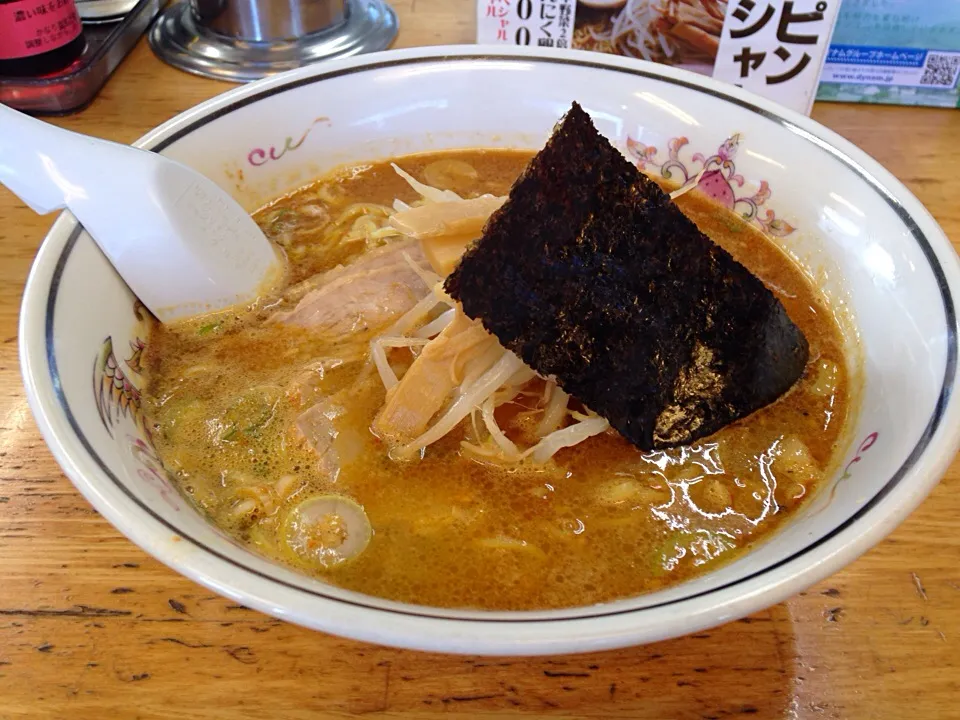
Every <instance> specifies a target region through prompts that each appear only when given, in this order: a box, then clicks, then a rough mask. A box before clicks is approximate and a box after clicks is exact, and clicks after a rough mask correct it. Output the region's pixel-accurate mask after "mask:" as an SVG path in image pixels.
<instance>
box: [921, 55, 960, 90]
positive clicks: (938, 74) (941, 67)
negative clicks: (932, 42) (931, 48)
mask: <svg viewBox="0 0 960 720" xmlns="http://www.w3.org/2000/svg"><path fill="white" fill-rule="evenodd" d="M958 69H960V55H943V54H941V53H930V54H929V55H927V64H926V65H925V66H924V68H923V75H922V76H921V77H920V84H921V85H935V86H937V87H953V84H954V83H955V82H956V81H957V70H958Z"/></svg>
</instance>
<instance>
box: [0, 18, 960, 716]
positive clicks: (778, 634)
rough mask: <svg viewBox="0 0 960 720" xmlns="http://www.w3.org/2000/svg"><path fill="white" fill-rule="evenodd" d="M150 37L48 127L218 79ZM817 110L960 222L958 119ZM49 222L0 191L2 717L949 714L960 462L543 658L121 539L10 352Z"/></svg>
mask: <svg viewBox="0 0 960 720" xmlns="http://www.w3.org/2000/svg"><path fill="white" fill-rule="evenodd" d="M393 4H394V6H395V7H396V9H397V10H398V12H399V14H400V18H401V23H402V28H403V30H402V33H401V35H400V38H399V41H398V45H400V46H413V45H429V44H438V43H450V42H471V41H472V39H473V0H393ZM228 87H229V86H228V85H225V84H222V83H218V82H214V81H210V80H203V79H200V78H194V77H191V76H189V75H186V74H184V73H181V72H179V71H177V70H174V69H172V68H169V67H167V66H165V65H164V64H162V63H161V62H160V61H158V60H157V59H156V58H155V57H154V56H153V55H152V53H151V52H150V50H149V48H148V47H147V45H146V44H145V43H141V44H140V46H139V47H138V48H137V49H136V50H135V51H134V52H133V54H132V55H131V56H130V57H129V58H128V59H127V60H126V61H125V62H124V64H123V65H122V66H121V68H120V69H119V70H118V72H117V73H116V75H115V76H114V77H113V78H112V79H111V80H110V82H109V83H108V84H107V86H106V88H105V89H104V90H103V92H102V93H101V94H100V96H99V98H98V99H97V100H96V101H95V102H94V104H93V105H92V106H91V107H90V108H88V109H87V110H85V111H84V112H82V113H80V114H79V115H76V116H72V117H67V118H62V119H58V120H55V121H54V122H56V123H57V124H58V125H62V126H64V127H68V128H72V129H76V130H80V131H83V132H87V133H90V134H93V135H98V136H101V137H105V138H110V139H113V140H119V141H123V142H130V141H132V140H134V139H136V138H137V137H138V136H139V135H141V134H142V133H144V132H145V131H146V130H148V129H149V128H151V127H153V126H154V125H157V124H158V123H160V122H162V121H164V120H166V119H168V118H170V117H171V116H173V115H175V114H176V113H178V112H180V111H182V110H185V109H186V108H188V107H190V106H191V105H193V104H195V103H197V102H199V101H201V100H204V99H206V98H208V97H210V96H212V95H215V94H217V93H219V92H222V91H223V90H226V89H228ZM813 115H814V117H815V118H816V119H817V120H819V121H820V122H822V123H824V124H826V125H827V126H829V127H831V128H833V129H834V130H836V131H838V132H840V133H841V134H843V135H845V136H846V137H848V138H850V139H851V140H853V141H854V142H855V143H857V144H858V145H859V146H860V147H862V148H864V149H865V150H866V151H867V152H869V153H870V154H872V155H873V156H874V157H876V158H877V159H879V160H880V162H881V163H883V164H884V165H886V166H887V167H888V168H890V170H892V171H893V172H894V174H896V175H897V176H898V177H899V178H900V179H901V180H903V181H904V182H905V183H906V184H907V185H908V186H909V187H910V189H911V190H913V192H915V193H916V194H917V195H918V196H919V197H920V199H921V200H922V201H923V202H924V203H925V204H926V205H927V207H928V208H930V210H931V211H932V212H933V214H934V215H935V216H936V218H937V220H939V221H940V223H941V224H942V225H943V227H944V229H945V230H946V231H947V233H949V234H951V235H952V236H954V237H955V238H956V237H960V203H958V202H957V197H958V196H960V177H957V175H956V168H957V167H960V165H958V163H960V112H951V111H947V110H928V109H909V108H893V107H856V106H850V105H829V104H821V105H818V106H817V107H816V108H815V109H814V113H813ZM50 222H51V220H50V219H49V218H38V217H36V216H35V215H33V214H31V213H30V212H29V211H28V210H27V209H26V208H25V207H24V206H23V205H22V204H21V203H20V202H18V201H17V200H16V199H15V198H13V197H12V196H11V195H10V194H9V193H7V192H6V191H4V190H2V189H0V720H12V719H14V718H57V720H61V719H63V718H69V719H70V720H79V719H80V718H92V719H95V720H106V719H108V718H110V719H112V718H144V719H146V718H158V719H160V718H162V719H168V718H177V719H178V720H190V719H193V718H205V719H207V718H250V719H251V720H254V719H255V720H281V719H286V718H312V717H324V716H340V717H343V716H352V715H355V714H367V713H369V714H374V715H378V716H384V717H394V718H400V717H402V718H414V717H417V718H419V717H426V716H428V715H432V714H434V713H446V714H448V715H450V716H454V717H475V716H478V715H482V716H484V717H495V716H497V717H498V716H502V715H508V714H510V715H515V714H526V715H530V716H538V717H539V716H551V715H563V716H566V717H621V718H658V719H659V718H728V717H739V716H753V717H763V718H774V717H784V718H817V719H818V720H820V719H825V718H948V717H955V718H960V705H958V703H957V701H958V699H960V655H958V648H960V532H958V531H960V496H958V495H957V494H955V493H958V492H960V461H955V462H954V463H953V466H952V467H951V468H950V471H949V472H948V474H947V477H946V479H945V480H944V481H943V482H942V483H941V484H940V486H939V487H938V488H937V489H936V490H935V491H934V493H933V494H932V496H931V497H930V498H929V499H928V500H927V501H926V502H925V503H924V504H923V505H922V506H921V507H920V508H919V509H918V510H917V511H916V512H915V513H914V514H913V515H912V516H911V517H910V519H909V520H908V521H907V522H906V523H904V525H903V526H902V527H900V528H899V529H898V530H897V531H896V532H895V533H894V534H893V535H892V536H891V537H890V538H889V539H888V540H886V541H885V542H883V543H882V544H881V545H879V546H878V547H877V548H875V549H874V550H872V551H871V552H869V553H867V555H866V556H864V557H863V558H861V559H860V560H858V561H857V562H855V563H854V564H853V565H851V566H850V567H849V568H847V569H846V570H844V571H843V572H841V573H838V574H837V575H835V576H834V577H832V578H830V579H828V580H827V581H826V582H824V583H822V584H820V585H818V586H816V587H814V588H811V589H810V590H809V591H807V592H805V593H801V594H800V595H799V596H797V597H795V598H792V599H791V600H789V601H787V602H786V603H784V604H782V605H778V606H776V607H774V608H771V609H770V610H767V611H765V612H762V613H759V614H757V615H754V616H753V617H749V618H745V619H743V620H741V621H739V622H735V623H731V624H729V625H726V626H723V627H720V628H717V629H714V630H711V631H708V632H703V633H699V634H696V635H693V636H690V637H685V638H681V639H679V640H672V641H669V642H662V643H658V644H655V645H651V646H647V647H640V648H632V649H627V650H621V651H617V652H606V653H599V654H593V655H586V656H569V657H553V658H541V659H510V658H498V659H497V658H495V659H490V658H487V659H482V658H471V657H452V656H451V657H448V656H440V655H428V654H423V653H416V652H403V651H399V650H390V649H384V648H380V647H375V646H372V645H365V644H362V643H357V642H352V641H347V640H341V639H338V638H335V637H331V636H327V635H322V634H320V633H316V632H311V631H308V630H303V629H301V628H298V627H294V626H292V625H288V624H285V623H282V622H280V621H277V620H273V619H271V618H268V617H265V616H263V615H261V614H259V613H257V612H253V611H251V610H247V609H245V608H243V607H239V606H237V605H235V604H233V603H231V602H228V601H227V600H224V599H222V598H220V597H218V596H215V595H213V594H212V593H210V592H208V591H207V590H206V589H204V588H202V587H199V586H197V585H195V584H193V583H192V582H190V581H188V580H186V579H185V578H183V577H181V576H179V575H177V574H175V573H174V572H172V571H171V570H169V569H167V568H166V567H164V566H162V565H161V564H160V563H158V562H157V561H155V560H153V559H152V558H150V557H148V556H147V555H145V554H144V553H143V552H141V551H140V550H139V549H138V548H136V547H135V546H134V545H132V544H131V543H130V542H129V541H127V540H126V539H125V538H124V537H122V536H121V535H120V534H119V533H118V532H117V531H116V530H114V529H113V527H112V526H111V525H109V524H108V523H107V522H106V521H105V520H103V519H102V518H101V517H100V516H99V515H97V513H96V512H95V511H94V510H93V509H92V508H91V507H90V506H89V505H88V504H87V503H86V502H85V501H84V500H83V498H82V497H81V496H80V495H79V493H77V491H76V490H74V488H73V486H72V485H71V484H70V483H69V482H68V481H67V479H66V478H65V477H64V476H63V475H62V474H61V472H60V469H59V468H58V467H57V465H56V463H55V462H54V461H53V458H52V457H51V455H50V453H49V451H48V450H47V448H46V446H45V445H44V443H43V440H42V439H41V437H40V434H39V433H38V431H37V429H36V426H35V425H34V422H33V419H32V418H31V416H30V411H29V409H28V408H27V404H26V400H25V399H24V392H23V388H22V386H21V382H20V374H19V367H18V362H17V313H18V309H19V303H20V294H21V291H22V287H23V282H24V279H25V278H26V275H27V271H28V270H29V267H30V263H31V261H32V260H33V256H34V252H35V251H36V249H37V246H38V245H39V243H40V241H41V239H42V238H43V236H44V233H45V232H46V230H47V228H48V226H49V225H50Z"/></svg>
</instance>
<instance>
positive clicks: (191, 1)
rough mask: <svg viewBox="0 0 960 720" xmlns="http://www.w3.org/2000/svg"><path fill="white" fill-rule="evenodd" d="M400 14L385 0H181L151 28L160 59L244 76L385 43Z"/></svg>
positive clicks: (207, 72) (224, 76)
mask: <svg viewBox="0 0 960 720" xmlns="http://www.w3.org/2000/svg"><path fill="white" fill-rule="evenodd" d="M396 34H397V18H396V15H395V14H394V12H393V10H392V9H391V8H390V7H389V5H387V4H386V3H385V2H383V1H382V0H280V1H279V2H278V1H277V0H180V1H179V2H176V3H173V4H172V5H170V6H169V7H167V9H166V10H164V12H163V13H162V14H161V16H160V17H159V18H158V19H157V22H156V23H155V24H154V26H153V28H152V29H151V30H150V36H149V39H150V46H151V47H152V48H153V50H154V52H155V53H156V54H157V55H158V56H159V57H160V58H162V59H163V60H165V61H166V62H168V63H170V64H171V65H174V66H176V67H179V68H181V69H182V70H186V71H187V72H191V73H194V74H197V75H204V76H206V77H213V78H218V79H221V80H230V81H233V82H246V81H248V80H255V79H257V78H261V77H264V76H266V75H271V74H274V73H277V72H282V71H284V70H290V69H291V68H296V67H300V66H302V65H307V64H310V63H314V62H318V61H320V60H326V59H329V58H334V57H343V56H347V55H357V54H359V53H364V52H372V51H375V50H383V49H384V48H386V47H388V46H389V45H390V43H391V42H392V41H393V39H394V37H396Z"/></svg>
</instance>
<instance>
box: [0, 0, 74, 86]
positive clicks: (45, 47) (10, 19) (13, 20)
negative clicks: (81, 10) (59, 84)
mask: <svg viewBox="0 0 960 720" xmlns="http://www.w3.org/2000/svg"><path fill="white" fill-rule="evenodd" d="M85 45H86V43H85V41H84V39H83V29H82V27H81V25H80V16H79V14H77V6H76V4H75V2H74V0H0V75H13V76H25V75H46V74H47V73H52V72H55V71H57V70H60V69H62V68H65V67H66V66H67V65H69V64H70V63H72V62H73V61H74V60H76V59H77V58H78V57H79V56H80V55H81V53H83V50H84V47H85Z"/></svg>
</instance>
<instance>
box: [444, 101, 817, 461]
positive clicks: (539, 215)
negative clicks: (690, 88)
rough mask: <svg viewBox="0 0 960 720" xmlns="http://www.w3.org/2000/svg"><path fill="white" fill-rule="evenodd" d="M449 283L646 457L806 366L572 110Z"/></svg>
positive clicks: (772, 391) (753, 282) (791, 379)
mask: <svg viewBox="0 0 960 720" xmlns="http://www.w3.org/2000/svg"><path fill="white" fill-rule="evenodd" d="M445 288H446V291H447V292H448V293H449V294H450V295H451V296H452V297H454V298H456V299H457V300H459V301H460V303H461V304H462V305H463V309H464V311H465V312H466V314H467V315H469V316H470V317H472V318H479V319H480V320H481V321H482V323H483V325H484V327H486V329H487V330H488V331H489V332H491V333H493V334H494V335H496V336H497V338H499V340H500V341H501V343H503V345H504V346H505V347H507V348H509V349H510V350H513V351H514V352H516V353H517V354H518V355H519V356H520V357H521V358H522V359H523V360H524V362H526V363H527V364H528V365H529V366H530V367H532V368H534V369H535V370H536V371H537V372H539V373H540V374H541V375H544V376H547V377H553V378H555V379H556V381H557V383H558V384H559V385H560V386H561V387H562V388H563V389H564V390H566V391H567V392H569V393H570V394H571V395H573V396H574V397H576V398H577V399H579V400H580V401H581V402H582V403H583V404H584V405H586V406H587V407H588V408H590V409H591V410H593V411H595V412H597V413H599V414H600V415H602V416H603V417H605V418H607V419H608V420H609V421H610V424H611V425H612V426H613V427H614V428H616V429H617V430H618V431H619V432H620V433H621V434H622V435H623V436H624V437H625V438H627V439H628V440H629V441H630V442H631V443H633V444H634V445H636V446H637V447H638V448H641V449H643V450H650V449H660V448H667V447H672V446H676V445H684V444H689V443H691V442H693V441H695V440H697V439H698V438H702V437H705V436H707V435H710V434H711V433H713V432H715V431H717V430H719V429H720V428H722V427H724V426H725V425H727V424H729V423H731V422H733V421H734V420H736V419H738V418H741V417H744V416H746V415H748V414H750V413H752V412H754V411H755V410H757V409H759V408H761V407H763V406H765V405H767V404H769V403H771V402H773V401H774V400H776V399H777V398H778V397H780V396H781V395H782V394H783V393H785V392H786V391H787V390H789V389H790V387H791V386H792V385H793V384H794V383H795V382H796V380H797V379H798V378H799V377H800V376H801V375H802V374H803V371H804V367H805V365H806V362H807V357H808V346H807V341H806V338H805V337H804V336H803V333H802V332H801V331H800V329H799V328H798V327H797V326H796V325H794V323H793V322H792V321H791V320H790V318H789V317H788V316H787V313H786V310H785V309H784V307H783V305H782V304H781V303H780V301H779V300H777V298H775V297H774V296H773V294H772V293H771V292H770V291H769V290H768V289H767V288H766V287H765V286H764V284H763V283H762V282H761V281H760V280H759V279H758V278H757V277H755V276H754V275H753V274H751V273H750V272H749V271H748V270H747V269H746V268H745V267H744V266H743V265H741V264H740V263H738V262H737V261H736V260H734V259H733V258H732V257H731V256H730V254H729V253H727V252H726V251H725V250H723V249H722V248H721V247H719V246H718V245H716V244H715V243H714V242H713V241H711V240H710V239H709V238H708V237H707V236H706V235H704V234H703V233H702V232H700V230H699V229H698V228H697V226H696V225H695V224H694V223H693V222H692V221H691V220H689V219H688V218H687V217H686V216H685V215H684V214H683V213H682V212H681V211H680V209H679V208H678V207H677V206H676V205H675V204H674V203H673V201H672V200H671V199H670V198H669V196H668V195H667V194H666V193H664V192H663V191H662V190H660V188H659V187H658V186H657V184H656V183H654V182H653V181H652V180H650V179H649V178H647V177H646V176H645V175H643V173H641V172H640V171H639V170H637V168H636V167H634V166H633V165H632V164H631V163H629V162H628V161H627V160H626V159H625V158H624V157H623V156H622V155H621V154H620V152H619V151H618V150H617V149H616V148H614V147H613V146H612V145H611V144H610V143H609V142H608V141H607V140H606V139H605V138H604V137H603V136H601V135H600V133H599V132H597V130H596V128H595V127H594V125H593V123H592V122H591V120H590V117H589V116H588V115H587V113H586V112H584V111H583V109H582V108H581V107H580V106H579V105H578V104H576V103H574V104H573V107H572V108H571V109H570V111H569V112H568V113H567V114H566V115H565V116H564V117H563V118H562V119H561V121H560V122H559V124H558V125H557V127H556V128H555V129H554V132H553V135H552V136H551V137H550V139H549V141H548V142H547V144H546V146H545V147H544V148H543V150H541V151H540V152H539V153H538V154H537V155H536V156H535V157H534V158H533V160H532V161H531V162H530V164H529V165H528V166H527V168H526V169H525V170H524V172H523V173H522V175H521V176H520V178H519V179H518V180H517V182H516V183H515V184H514V186H513V188H512V189H511V191H510V196H509V199H508V200H507V202H506V203H505V204H504V205H503V206H502V207H501V208H500V209H499V210H498V211H497V212H495V213H494V214H493V215H492V216H491V218H490V220H489V221H488V222H487V224H486V226H485V228H484V231H483V236H482V238H481V239H480V240H479V241H477V242H476V243H474V244H473V245H472V246H471V247H470V248H469V249H468V250H467V252H466V253H465V254H464V256H463V258H462V259H461V261H460V264H459V265H458V266H457V268H456V269H455V270H454V272H453V273H452V274H451V275H450V276H449V277H448V278H447V281H446V283H445Z"/></svg>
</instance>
